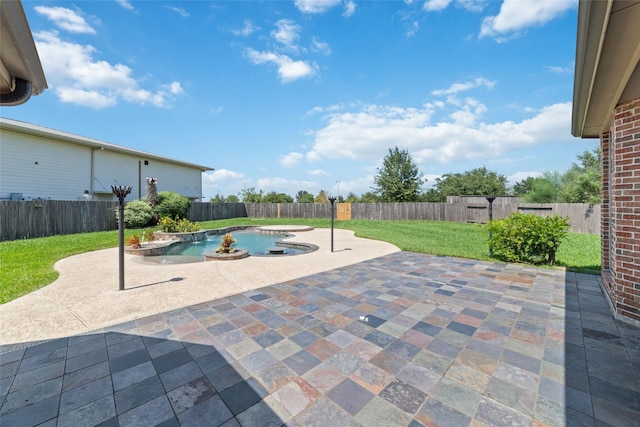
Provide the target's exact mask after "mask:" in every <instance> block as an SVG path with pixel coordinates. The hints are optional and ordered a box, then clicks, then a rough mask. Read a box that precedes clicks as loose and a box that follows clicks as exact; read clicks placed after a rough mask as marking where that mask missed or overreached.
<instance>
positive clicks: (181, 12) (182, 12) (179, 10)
mask: <svg viewBox="0 0 640 427" xmlns="http://www.w3.org/2000/svg"><path fill="white" fill-rule="evenodd" d="M167 7H168V9H169V10H171V11H173V12H175V13H177V14H178V15H180V16H181V17H183V18H188V17H189V12H187V11H186V10H184V9H183V8H181V7H175V6H167Z"/></svg>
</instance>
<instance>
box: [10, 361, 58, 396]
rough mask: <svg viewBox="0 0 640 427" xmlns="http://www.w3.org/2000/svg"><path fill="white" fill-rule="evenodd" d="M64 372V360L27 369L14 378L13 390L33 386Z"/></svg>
mask: <svg viewBox="0 0 640 427" xmlns="http://www.w3.org/2000/svg"><path fill="white" fill-rule="evenodd" d="M63 373H64V362H62V361H61V362H56V363H52V364H50V365H45V366H41V367H39V368H36V369H32V370H30V371H26V372H24V373H22V374H18V375H16V376H15V378H14V379H13V384H11V392H15V391H17V390H21V389H23V388H27V387H31V386H33V385H36V384H38V383H41V382H44V381H48V380H50V379H53V378H57V377H60V376H62V374H63ZM2 394H6V393H2Z"/></svg>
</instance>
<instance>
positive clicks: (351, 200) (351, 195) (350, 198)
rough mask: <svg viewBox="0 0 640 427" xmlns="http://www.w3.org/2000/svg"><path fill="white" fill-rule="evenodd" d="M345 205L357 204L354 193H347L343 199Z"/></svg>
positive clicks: (356, 197)
mask: <svg viewBox="0 0 640 427" xmlns="http://www.w3.org/2000/svg"><path fill="white" fill-rule="evenodd" d="M345 202H347V203H358V196H356V194H355V193H349V194H348V195H347V198H346V199H345Z"/></svg>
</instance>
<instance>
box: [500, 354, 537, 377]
mask: <svg viewBox="0 0 640 427" xmlns="http://www.w3.org/2000/svg"><path fill="white" fill-rule="evenodd" d="M500 360H501V361H503V362H506V363H509V364H511V365H513V366H517V367H518V368H522V369H525V370H527V371H529V372H533V373H534V374H539V373H540V366H541V363H542V362H541V360H540V359H537V358H535V357H531V356H527V355H525V354H522V353H518V352H516V351H512V350H508V349H505V350H504V351H503V352H502V357H501V358H500Z"/></svg>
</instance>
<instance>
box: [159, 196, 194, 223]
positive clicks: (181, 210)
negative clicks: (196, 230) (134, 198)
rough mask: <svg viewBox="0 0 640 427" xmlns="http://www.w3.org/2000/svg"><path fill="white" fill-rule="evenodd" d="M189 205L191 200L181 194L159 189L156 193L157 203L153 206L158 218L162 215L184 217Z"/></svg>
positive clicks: (174, 217) (176, 217) (175, 217)
mask: <svg viewBox="0 0 640 427" xmlns="http://www.w3.org/2000/svg"><path fill="white" fill-rule="evenodd" d="M190 207H191V201H190V200H189V199H188V198H186V197H185V196H183V195H182V194H178V193H174V192H173V191H161V192H159V193H158V204H157V205H156V206H155V207H154V212H155V213H156V215H157V216H158V218H160V219H161V218H163V217H169V218H171V219H178V218H186V217H187V212H188V211H189V208H190Z"/></svg>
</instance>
